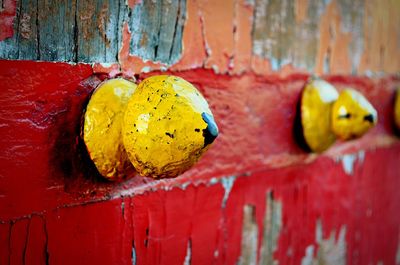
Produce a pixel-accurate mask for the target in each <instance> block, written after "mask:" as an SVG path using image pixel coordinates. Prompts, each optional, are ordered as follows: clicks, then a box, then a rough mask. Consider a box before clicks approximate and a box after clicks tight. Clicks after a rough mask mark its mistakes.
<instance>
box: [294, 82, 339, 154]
mask: <svg viewBox="0 0 400 265" xmlns="http://www.w3.org/2000/svg"><path fill="white" fill-rule="evenodd" d="M338 96H339V95H338V92H337V91H336V89H335V88H334V87H333V86H332V85H331V84H329V83H328V82H326V81H324V80H321V79H314V80H311V81H310V82H309V83H308V84H307V85H306V87H305V88H304V90H303V94H302V98H301V122H302V126H303V134H304V138H305V140H306V142H307V144H308V146H309V147H310V149H311V150H312V151H314V152H322V151H324V150H326V149H328V148H329V146H331V145H332V144H333V143H334V142H335V140H336V136H335V134H334V133H333V132H332V130H331V108H332V104H333V103H334V102H335V101H336V100H337V98H338Z"/></svg>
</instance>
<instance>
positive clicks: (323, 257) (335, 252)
mask: <svg viewBox="0 0 400 265" xmlns="http://www.w3.org/2000/svg"><path fill="white" fill-rule="evenodd" d="M316 229H317V231H316V235H319V237H318V238H317V242H318V245H319V248H318V253H317V258H318V261H319V263H320V264H326V265H346V253H347V251H346V250H347V244H346V230H347V229H346V227H345V226H342V227H341V228H340V230H339V235H338V236H337V238H336V236H335V231H332V232H331V234H330V235H329V238H327V239H323V238H322V234H323V233H322V225H321V222H317V227H316Z"/></svg>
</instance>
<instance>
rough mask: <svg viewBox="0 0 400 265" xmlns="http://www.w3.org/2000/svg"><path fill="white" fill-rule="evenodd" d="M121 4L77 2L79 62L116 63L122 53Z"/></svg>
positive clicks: (93, 1) (109, 1)
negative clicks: (118, 54)
mask: <svg viewBox="0 0 400 265" xmlns="http://www.w3.org/2000/svg"><path fill="white" fill-rule="evenodd" d="M118 16H119V2H118V1H112V0H108V1H107V0H89V1H77V14H76V21H77V24H78V29H77V31H78V34H77V37H76V42H77V53H78V54H77V60H78V61H84V62H113V61H116V60H117V58H116V56H117V52H118V36H117V31H118Z"/></svg>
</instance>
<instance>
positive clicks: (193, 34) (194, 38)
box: [171, 0, 207, 71]
mask: <svg viewBox="0 0 400 265" xmlns="http://www.w3.org/2000/svg"><path fill="white" fill-rule="evenodd" d="M186 5H187V8H186V14H187V15H186V16H187V17H186V22H185V26H184V31H183V37H182V46H183V48H182V57H181V59H180V60H179V61H178V62H177V63H176V64H174V65H173V66H172V67H171V70H173V71H174V70H184V69H193V68H199V67H202V66H203V65H204V60H205V58H206V56H207V53H206V47H205V45H204V44H205V43H204V42H205V40H204V37H203V33H202V30H203V29H202V27H203V25H202V18H201V11H199V7H198V1H196V0H187V2H186Z"/></svg>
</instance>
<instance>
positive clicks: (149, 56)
mask: <svg viewBox="0 0 400 265" xmlns="http://www.w3.org/2000/svg"><path fill="white" fill-rule="evenodd" d="M127 12H128V19H129V27H130V30H131V32H132V38H131V43H130V53H131V54H132V55H136V56H139V57H141V58H143V59H145V60H155V61H160V62H163V63H172V62H175V61H177V60H178V58H179V55H180V53H181V51H182V44H181V42H182V32H183V24H184V20H185V14H186V0H173V1H167V0H164V1H143V2H142V3H140V4H136V5H135V7H134V8H133V10H127Z"/></svg>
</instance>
